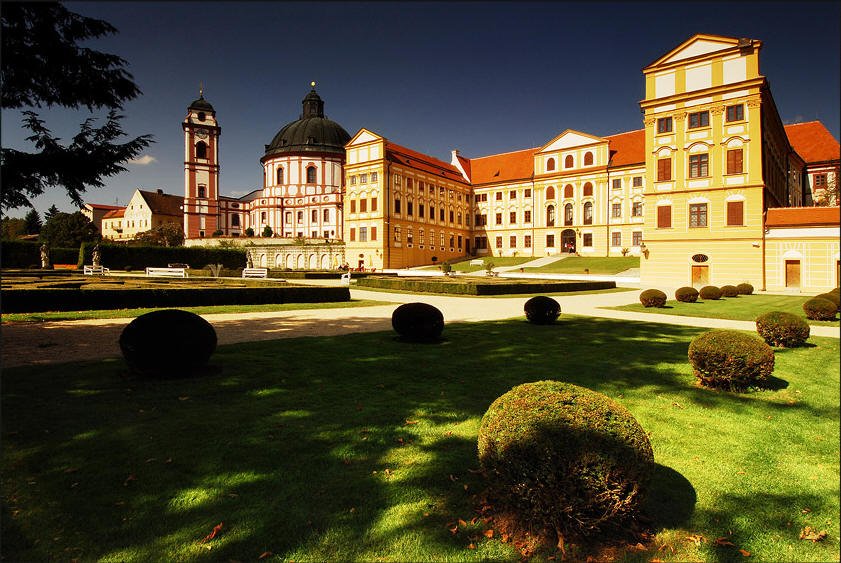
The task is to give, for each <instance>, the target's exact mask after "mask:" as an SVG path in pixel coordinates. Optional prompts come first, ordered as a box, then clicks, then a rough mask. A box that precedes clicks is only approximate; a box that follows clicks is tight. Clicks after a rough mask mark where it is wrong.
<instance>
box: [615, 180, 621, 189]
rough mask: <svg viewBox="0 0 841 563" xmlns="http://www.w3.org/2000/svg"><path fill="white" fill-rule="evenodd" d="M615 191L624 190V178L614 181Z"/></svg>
mask: <svg viewBox="0 0 841 563" xmlns="http://www.w3.org/2000/svg"><path fill="white" fill-rule="evenodd" d="M613 189H614V190H621V189H622V178H614V179H613Z"/></svg>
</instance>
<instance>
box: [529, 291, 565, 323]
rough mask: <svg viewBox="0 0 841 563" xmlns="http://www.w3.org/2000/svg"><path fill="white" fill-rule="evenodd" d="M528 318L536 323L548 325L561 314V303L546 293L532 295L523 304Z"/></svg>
mask: <svg viewBox="0 0 841 563" xmlns="http://www.w3.org/2000/svg"><path fill="white" fill-rule="evenodd" d="M523 311H524V312H525V313H526V319H528V321H529V322H530V323H533V324H536V325H548V324H552V323H553V322H555V320H557V318H558V317H559V316H560V314H561V304H560V303H558V302H557V301H555V300H554V299H552V298H551V297H546V296H545V295H537V296H535V297H532V298H531V299H529V300H528V301H526V304H525V305H524V306H523Z"/></svg>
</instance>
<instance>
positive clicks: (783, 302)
mask: <svg viewBox="0 0 841 563" xmlns="http://www.w3.org/2000/svg"><path fill="white" fill-rule="evenodd" d="M809 299H811V296H801V295H761V294H753V295H740V296H739V297H727V298H725V297H723V298H721V299H719V300H709V301H701V300H700V299H699V300H698V301H697V302H696V303H681V302H680V301H667V302H666V306H665V307H663V308H656V307H648V308H646V307H643V306H642V303H633V304H631V305H622V306H620V307H605V308H606V309H617V310H619V311H636V312H639V313H653V314H660V315H678V316H681V317H707V318H715V319H730V320H734V321H755V320H756V317H758V316H759V315H761V314H762V313H767V312H768V311H785V312H787V313H791V314H793V315H797V316H798V317H802V318H803V319H805V320H806V321H807V322H808V323H809V324H810V325H816V326H839V322H838V317H835V320H834V321H810V320H808V319H806V314H805V313H804V312H803V303H805V302H806V301H808V300H809Z"/></svg>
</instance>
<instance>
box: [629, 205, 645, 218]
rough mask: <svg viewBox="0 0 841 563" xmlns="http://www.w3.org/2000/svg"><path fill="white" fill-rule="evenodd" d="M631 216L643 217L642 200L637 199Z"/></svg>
mask: <svg viewBox="0 0 841 563" xmlns="http://www.w3.org/2000/svg"><path fill="white" fill-rule="evenodd" d="M631 216H632V217H642V202H641V201H635V202H634V203H633V205H632V206H631Z"/></svg>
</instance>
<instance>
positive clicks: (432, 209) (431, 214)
mask: <svg viewBox="0 0 841 563" xmlns="http://www.w3.org/2000/svg"><path fill="white" fill-rule="evenodd" d="M429 220H430V221H434V220H435V207H433V206H432V205H430V206H429Z"/></svg>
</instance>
